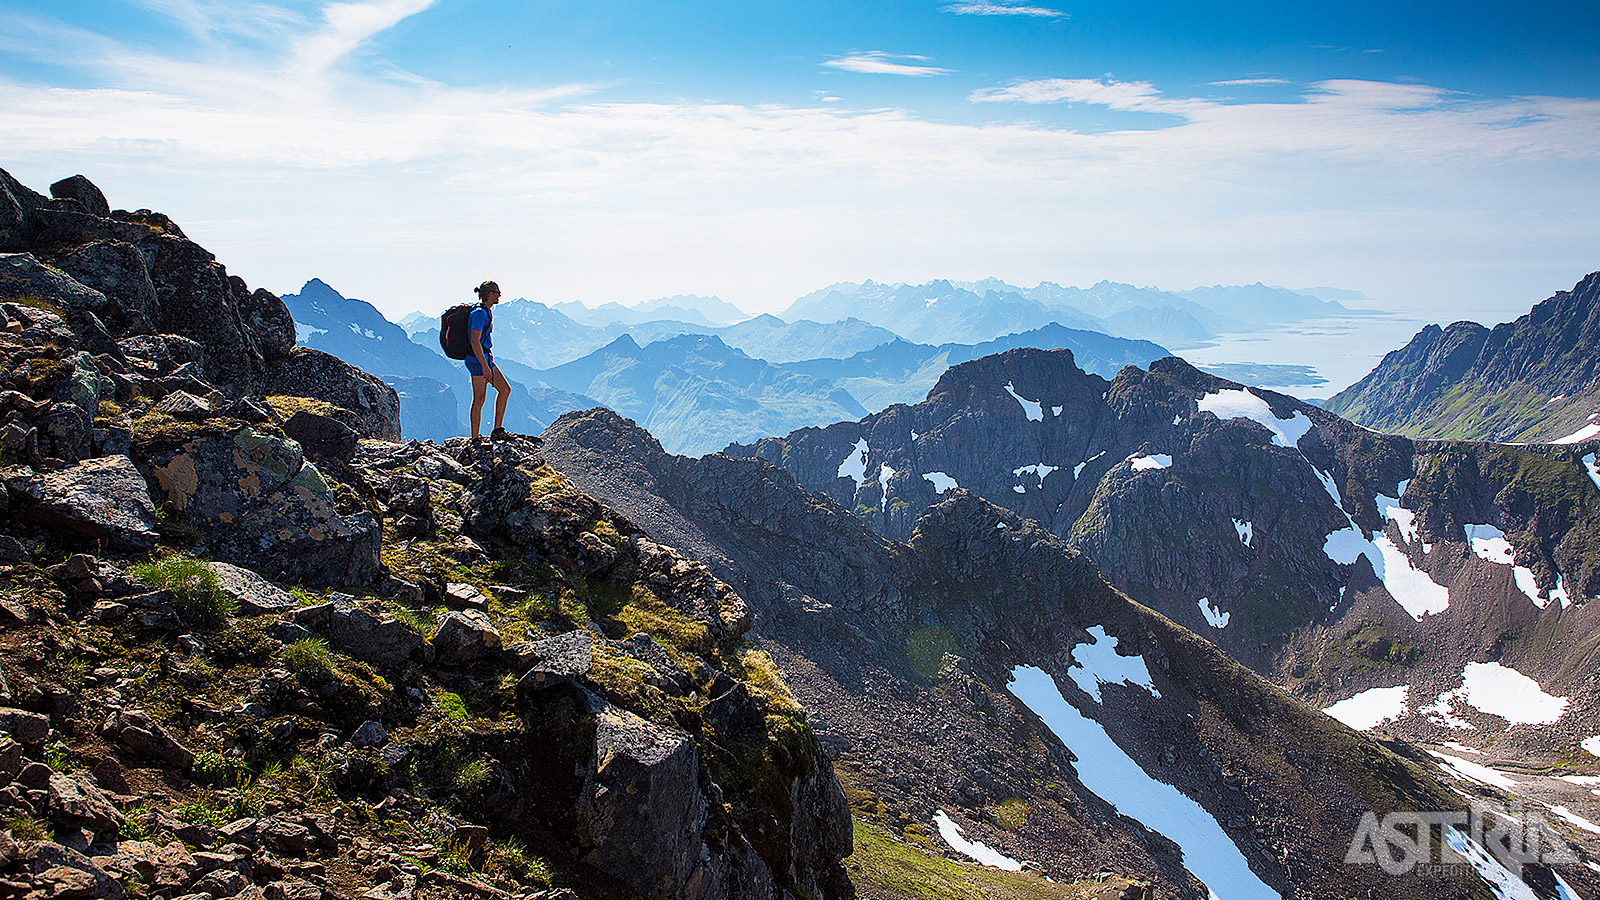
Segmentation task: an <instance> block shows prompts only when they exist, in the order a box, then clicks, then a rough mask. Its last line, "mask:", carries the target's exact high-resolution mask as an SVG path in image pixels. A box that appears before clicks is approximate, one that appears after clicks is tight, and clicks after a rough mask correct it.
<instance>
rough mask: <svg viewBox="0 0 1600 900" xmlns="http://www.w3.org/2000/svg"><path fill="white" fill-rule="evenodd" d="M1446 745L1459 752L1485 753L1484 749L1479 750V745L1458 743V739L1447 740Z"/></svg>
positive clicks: (1476, 754)
mask: <svg viewBox="0 0 1600 900" xmlns="http://www.w3.org/2000/svg"><path fill="white" fill-rule="evenodd" d="M1444 746H1445V747H1447V748H1449V749H1451V750H1454V751H1455V752H1457V753H1471V754H1472V755H1473V756H1482V755H1483V751H1482V750H1479V749H1478V748H1477V747H1468V746H1467V745H1466V744H1462V743H1458V742H1456V741H1445V742H1444Z"/></svg>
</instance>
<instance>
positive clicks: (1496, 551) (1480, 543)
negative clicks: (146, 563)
mask: <svg viewBox="0 0 1600 900" xmlns="http://www.w3.org/2000/svg"><path fill="white" fill-rule="evenodd" d="M1462 527H1463V528H1465V529H1466V530H1467V542H1468V543H1470V544H1471V545H1472V552H1473V553H1474V554H1476V555H1477V557H1478V558H1479V559H1486V560H1488V561H1489V562H1492V563H1499V564H1500V565H1502V566H1509V565H1511V564H1512V562H1513V561H1515V560H1516V551H1515V550H1513V549H1511V542H1510V541H1508V540H1506V533H1505V532H1504V531H1501V530H1500V529H1498V528H1496V527H1494V526H1493V525H1463V526H1462Z"/></svg>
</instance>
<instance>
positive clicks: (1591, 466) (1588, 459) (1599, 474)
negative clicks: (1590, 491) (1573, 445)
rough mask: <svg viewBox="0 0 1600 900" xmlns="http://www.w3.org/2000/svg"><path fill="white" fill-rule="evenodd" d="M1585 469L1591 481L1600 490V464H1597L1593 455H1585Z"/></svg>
mask: <svg viewBox="0 0 1600 900" xmlns="http://www.w3.org/2000/svg"><path fill="white" fill-rule="evenodd" d="M1583 467H1584V468H1585V469H1587V470H1588V472H1589V480H1590V481H1592V482H1594V486H1595V487H1597V488H1600V464H1597V463H1596V462H1595V460H1594V454H1593V453H1585V454H1584V455H1583Z"/></svg>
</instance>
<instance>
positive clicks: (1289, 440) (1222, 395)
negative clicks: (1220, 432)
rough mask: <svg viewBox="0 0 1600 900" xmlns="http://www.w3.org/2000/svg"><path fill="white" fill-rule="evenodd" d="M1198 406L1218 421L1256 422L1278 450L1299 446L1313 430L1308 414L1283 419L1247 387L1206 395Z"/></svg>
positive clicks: (1296, 414) (1300, 413)
mask: <svg viewBox="0 0 1600 900" xmlns="http://www.w3.org/2000/svg"><path fill="white" fill-rule="evenodd" d="M1199 405H1200V411H1201V412H1208V413H1211V414H1212V415H1214V416H1216V417H1217V418H1219V419H1223V420H1227V419H1249V420H1250V421H1252V422H1256V423H1257V424H1259V425H1261V427H1263V428H1265V429H1267V430H1268V431H1270V432H1272V442H1273V443H1274V444H1277V445H1278V446H1279V447H1294V446H1296V445H1298V444H1299V443H1300V439H1301V438H1302V437H1305V434H1306V432H1308V431H1310V430H1311V420H1310V419H1308V418H1306V414H1305V413H1303V412H1298V411H1297V412H1296V413H1295V414H1294V415H1293V416H1290V417H1289V418H1287V419H1280V418H1278V417H1277V416H1276V415H1274V414H1273V412H1272V408H1271V407H1269V406H1268V405H1267V401H1265V400H1263V399H1261V398H1260V397H1257V396H1256V395H1255V394H1253V393H1251V392H1250V390H1249V389H1248V388H1246V389H1244V390H1228V391H1218V392H1216V393H1215V394H1207V395H1205V396H1204V397H1201V398H1200V404H1199ZM1173 424H1177V423H1176V422H1174V423H1173Z"/></svg>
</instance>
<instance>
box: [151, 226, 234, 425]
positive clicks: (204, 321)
mask: <svg viewBox="0 0 1600 900" xmlns="http://www.w3.org/2000/svg"><path fill="white" fill-rule="evenodd" d="M139 249H140V251H141V252H142V253H144V255H145V259H146V260H147V263H148V267H149V270H150V281H151V283H152V284H153V285H155V289H156V303H157V306H158V307H159V309H160V311H161V316H160V321H159V322H158V323H157V324H158V327H159V328H160V330H161V331H162V332H165V333H170V334H178V335H182V336H184V337H186V338H189V339H191V340H193V341H194V342H195V343H197V344H199V345H200V346H201V347H202V348H203V349H204V350H205V374H206V377H205V380H206V381H207V382H209V383H211V384H215V385H217V386H218V387H220V388H222V389H223V391H224V392H225V393H227V394H229V395H239V394H248V393H257V390H256V389H257V388H258V387H259V386H260V384H261V376H262V372H263V369H264V367H265V362H264V360H263V359H262V356H261V351H260V349H259V348H258V347H257V346H256V342H255V337H254V335H253V334H252V332H251V330H250V328H249V327H248V326H247V325H246V324H245V322H244V319H243V317H242V316H241V313H240V310H239V306H238V304H237V303H236V302H235V298H234V291H233V286H232V285H230V284H229V282H228V276H227V272H226V270H224V269H223V267H222V266H221V265H220V264H218V263H217V261H216V258H215V257H213V256H212V255H211V254H210V253H207V252H206V251H205V249H204V248H202V247H200V246H199V245H198V244H195V243H193V242H191V241H189V240H188V239H187V238H184V237H180V236H178V235H175V234H160V235H157V236H155V237H153V238H150V239H148V240H145V241H143V242H142V243H141V244H140V245H139Z"/></svg>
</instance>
